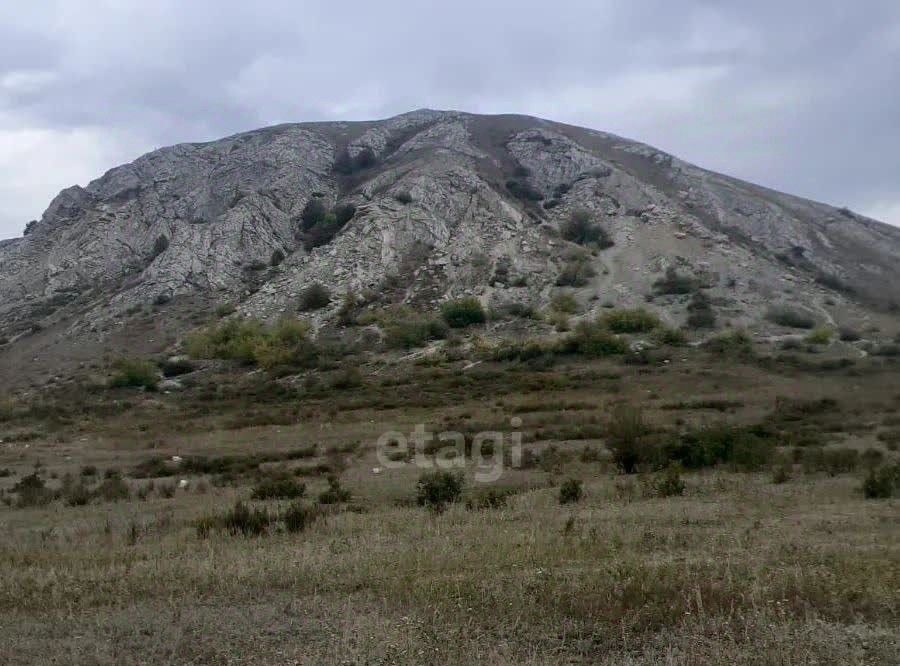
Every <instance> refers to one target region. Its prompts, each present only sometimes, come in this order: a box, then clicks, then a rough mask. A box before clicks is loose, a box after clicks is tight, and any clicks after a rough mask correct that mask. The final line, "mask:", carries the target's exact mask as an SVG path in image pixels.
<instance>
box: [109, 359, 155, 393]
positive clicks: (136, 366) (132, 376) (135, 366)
mask: <svg viewBox="0 0 900 666" xmlns="http://www.w3.org/2000/svg"><path fill="white" fill-rule="evenodd" d="M159 375H160V372H159V368H157V367H156V365H154V364H153V363H151V362H150V361H145V360H140V359H127V358H123V359H119V360H117V361H115V362H114V363H113V376H112V378H111V379H110V381H109V384H110V386H113V387H116V388H143V389H146V390H148V391H155V390H156V387H157V386H158V384H159Z"/></svg>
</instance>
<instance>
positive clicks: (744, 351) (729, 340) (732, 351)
mask: <svg viewBox="0 0 900 666" xmlns="http://www.w3.org/2000/svg"><path fill="white" fill-rule="evenodd" d="M703 347H704V349H706V350H708V351H710V352H712V353H714V354H721V355H723V356H733V357H752V356H753V339H752V338H751V337H750V335H749V334H748V333H747V332H746V331H744V330H741V329H737V330H734V331H731V332H729V333H723V334H721V335H717V336H715V337H712V338H710V339H709V340H707V341H706V342H705V343H704V345H703Z"/></svg>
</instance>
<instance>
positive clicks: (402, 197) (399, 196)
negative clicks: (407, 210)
mask: <svg viewBox="0 0 900 666" xmlns="http://www.w3.org/2000/svg"><path fill="white" fill-rule="evenodd" d="M394 199H395V200H396V201H397V202H399V203H402V204H403V205H404V206H408V205H409V204H411V203H412V202H413V198H412V194H410V193H409V191H408V190H400V191H399V192H397V193H396V194H395V195H394Z"/></svg>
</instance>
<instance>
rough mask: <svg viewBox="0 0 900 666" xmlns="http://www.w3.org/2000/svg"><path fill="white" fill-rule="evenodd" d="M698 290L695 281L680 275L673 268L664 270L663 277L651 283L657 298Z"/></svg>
mask: <svg viewBox="0 0 900 666" xmlns="http://www.w3.org/2000/svg"><path fill="white" fill-rule="evenodd" d="M697 288H698V284H697V280H695V279H694V278H692V277H689V276H686V275H681V274H680V273H678V271H676V270H675V269H674V268H672V267H669V268H668V269H666V274H665V276H664V277H661V278H659V279H658V280H656V281H655V282H654V283H653V291H654V293H656V294H657V295H659V296H665V295H678V294H690V293H692V292H694V291H696V290H697Z"/></svg>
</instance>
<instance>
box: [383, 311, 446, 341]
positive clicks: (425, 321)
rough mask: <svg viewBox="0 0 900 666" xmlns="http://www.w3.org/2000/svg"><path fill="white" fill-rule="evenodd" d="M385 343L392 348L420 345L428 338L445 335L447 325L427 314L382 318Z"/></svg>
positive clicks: (437, 338)
mask: <svg viewBox="0 0 900 666" xmlns="http://www.w3.org/2000/svg"><path fill="white" fill-rule="evenodd" d="M381 326H382V328H383V329H384V335H385V344H386V345H387V346H388V347H390V348H392V349H412V348H414V347H421V346H423V345H424V344H426V343H427V342H429V341H430V340H442V339H443V338H445V337H447V325H446V324H445V323H444V322H443V321H442V320H440V319H436V318H434V317H427V316H416V315H405V316H400V317H397V318H387V317H386V318H383V319H382V323H381Z"/></svg>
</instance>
